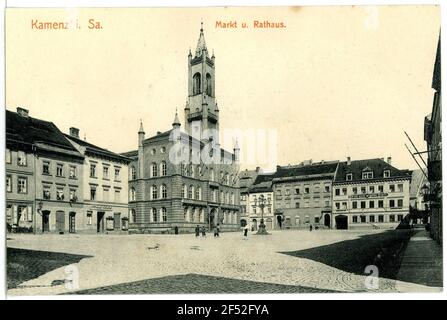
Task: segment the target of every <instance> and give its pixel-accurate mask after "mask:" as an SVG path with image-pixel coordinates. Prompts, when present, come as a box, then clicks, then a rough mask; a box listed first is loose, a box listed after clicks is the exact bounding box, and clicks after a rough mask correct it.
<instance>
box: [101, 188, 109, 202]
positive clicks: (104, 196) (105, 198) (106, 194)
mask: <svg viewBox="0 0 447 320" xmlns="http://www.w3.org/2000/svg"><path fill="white" fill-rule="evenodd" d="M109 200H110V189H109V188H103V189H102V201H106V202H107V201H109Z"/></svg>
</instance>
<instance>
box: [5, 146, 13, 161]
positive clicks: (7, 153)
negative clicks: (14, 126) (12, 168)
mask: <svg viewBox="0 0 447 320" xmlns="http://www.w3.org/2000/svg"><path fill="white" fill-rule="evenodd" d="M11 159H12V157H11V150H9V149H6V155H5V160H6V163H11V162H12V160H11Z"/></svg>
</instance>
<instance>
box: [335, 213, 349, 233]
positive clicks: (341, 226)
mask: <svg viewBox="0 0 447 320" xmlns="http://www.w3.org/2000/svg"><path fill="white" fill-rule="evenodd" d="M335 225H336V228H337V229H338V230H347V229H348V217H347V216H343V215H341V216H336V217H335Z"/></svg>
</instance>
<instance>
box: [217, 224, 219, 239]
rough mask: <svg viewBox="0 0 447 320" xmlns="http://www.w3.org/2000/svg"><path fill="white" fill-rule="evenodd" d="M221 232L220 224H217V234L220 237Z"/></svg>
mask: <svg viewBox="0 0 447 320" xmlns="http://www.w3.org/2000/svg"><path fill="white" fill-rule="evenodd" d="M219 233H220V225H219V224H217V236H218V237H219Z"/></svg>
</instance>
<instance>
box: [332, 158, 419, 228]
mask: <svg viewBox="0 0 447 320" xmlns="http://www.w3.org/2000/svg"><path fill="white" fill-rule="evenodd" d="M410 180H411V174H409V172H408V171H406V170H399V169H397V168H395V167H393V166H392V165H391V157H389V158H388V159H387V161H386V162H385V161H384V160H383V159H368V160H351V159H350V158H349V157H348V159H347V161H345V162H340V163H339V165H338V168H337V172H336V175H335V179H334V183H333V204H332V217H333V219H332V225H333V227H334V228H336V229H353V228H360V227H362V228H365V227H370V228H396V227H397V226H398V225H399V224H400V223H402V222H403V220H404V218H405V217H406V216H407V215H408V213H409V206H410Z"/></svg>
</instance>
